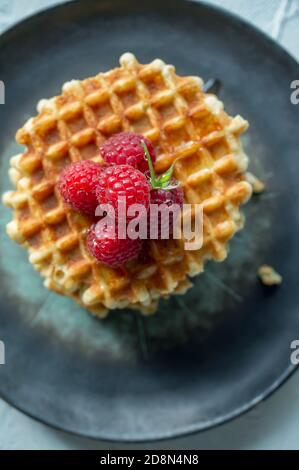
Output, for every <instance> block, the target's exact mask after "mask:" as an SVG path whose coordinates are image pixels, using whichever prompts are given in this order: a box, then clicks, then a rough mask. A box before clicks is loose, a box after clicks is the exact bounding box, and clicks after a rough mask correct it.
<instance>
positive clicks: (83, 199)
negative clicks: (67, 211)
mask: <svg viewBox="0 0 299 470" xmlns="http://www.w3.org/2000/svg"><path fill="white" fill-rule="evenodd" d="M102 171H103V167H101V165H99V164H98V163H95V162H93V161H91V160H82V161H79V162H75V163H71V164H70V165H68V166H67V167H66V168H65V169H64V170H63V171H62V173H61V175H60V178H59V183H58V188H59V191H60V194H61V196H62V197H63V199H64V201H65V202H66V203H67V204H69V205H70V206H71V207H72V209H74V210H75V211H79V212H83V213H84V214H87V215H91V216H92V215H94V214H95V210H96V207H97V205H98V202H97V198H96V187H97V185H98V181H99V178H100V176H101V173H102Z"/></svg>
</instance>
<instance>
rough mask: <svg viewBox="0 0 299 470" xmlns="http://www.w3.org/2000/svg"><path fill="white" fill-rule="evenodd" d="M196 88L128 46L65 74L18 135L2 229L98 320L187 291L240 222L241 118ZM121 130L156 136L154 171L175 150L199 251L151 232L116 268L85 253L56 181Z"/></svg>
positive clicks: (244, 193)
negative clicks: (195, 208)
mask: <svg viewBox="0 0 299 470" xmlns="http://www.w3.org/2000/svg"><path fill="white" fill-rule="evenodd" d="M202 87H203V82H202V80H201V79H200V78H198V77H180V76H178V75H176V73H175V68H174V67H173V66H172V65H166V64H165V63H164V62H163V61H162V60H159V59H156V60H154V61H153V62H151V63H150V64H146V65H143V64H140V63H139V62H138V61H137V60H136V58H135V57H134V55H132V54H130V53H126V54H123V55H122V56H121V58H120V67H119V68H115V69H113V70H110V71H108V72H106V73H100V74H98V75H96V76H95V77H92V78H87V79H85V80H83V81H78V80H72V81H70V82H68V83H66V84H65V85H64V86H63V88H62V94H61V95H60V96H57V97H54V98H52V99H49V100H41V101H40V102H39V104H38V107H37V111H38V115H37V116H36V117H34V118H31V119H29V120H28V121H27V122H26V124H25V125H24V127H23V128H21V129H20V130H19V131H18V132H17V135H16V140H17V142H18V143H19V144H22V145H24V146H25V150H24V152H23V153H21V154H19V155H16V156H14V157H12V158H11V166H10V170H9V174H10V178H11V181H12V183H13V184H14V186H15V190H14V191H9V192H7V193H5V194H4V196H3V201H4V203H5V204H6V205H8V206H10V207H11V208H12V209H13V220H12V221H11V222H9V223H8V225H7V233H8V235H9V236H10V237H11V238H12V239H13V240H15V241H16V242H18V243H19V244H21V245H22V246H24V247H25V248H26V249H27V250H28V253H29V261H30V263H32V264H33V266H34V268H35V269H37V270H38V271H39V272H40V274H41V275H42V276H43V277H44V278H45V281H44V284H45V286H46V287H47V288H49V289H52V290H54V291H56V292H58V293H60V294H63V295H67V296H70V297H72V298H73V299H74V300H75V301H77V302H78V303H79V304H80V305H82V306H84V307H85V308H87V309H88V310H89V311H90V312H92V313H94V314H95V315H98V316H100V317H104V316H105V315H106V314H107V311H108V310H109V309H115V308H132V309H137V310H140V311H141V312H143V313H144V314H149V313H152V312H153V311H155V309H156V307H157V304H158V301H159V299H160V298H163V297H168V296H169V295H170V294H183V293H185V292H186V290H187V289H188V288H190V287H191V286H192V283H191V281H190V277H192V276H195V275H197V274H199V273H200V272H202V271H203V269H204V263H205V261H206V260H207V259H214V260H216V261H223V260H224V259H225V258H226V256H227V253H228V241H229V239H230V238H231V237H232V236H233V235H234V234H235V232H236V231H237V230H239V229H241V228H242V227H243V222H244V218H243V216H242V214H241V213H240V210H239V206H240V205H241V204H243V203H244V202H246V201H247V200H248V199H249V197H250V195H251V192H252V187H251V184H250V183H249V182H248V181H247V180H246V169H247V163H248V159H247V156H246V155H245V153H244V151H243V149H242V146H241V143H240V139H239V136H240V134H242V133H243V132H244V131H245V130H246V129H247V127H248V123H247V121H245V120H244V119H242V118H241V117H240V116H236V117H234V118H232V117H230V116H229V115H228V114H226V113H225V112H224V110H223V104H222V102H221V101H220V100H219V99H218V98H217V97H216V96H215V95H212V94H206V93H204V92H203V88H202ZM123 130H132V131H134V132H137V133H139V134H143V135H144V136H145V137H147V138H149V139H150V140H151V141H152V142H153V144H154V146H155V149H156V153H157V161H156V164H155V168H156V171H157V172H158V173H159V172H163V171H165V170H166V169H167V168H169V166H170V165H171V163H172V162H173V161H174V160H176V159H178V160H177V162H176V165H175V170H174V176H175V177H176V178H177V179H178V180H179V181H180V182H181V185H182V188H183V190H184V198H185V202H186V203H189V204H193V203H201V204H202V206H203V214H204V215H203V246H202V247H201V248H200V249H198V250H195V251H186V250H185V249H184V243H183V240H160V241H155V240H151V241H149V242H148V250H147V254H146V257H145V256H143V257H142V258H141V259H138V260H137V261H136V260H135V261H131V262H129V263H127V264H126V266H124V267H122V268H119V269H113V268H110V267H108V266H105V265H103V264H101V263H99V262H97V261H96V260H95V259H94V258H93V257H92V256H90V255H89V253H88V252H87V250H86V247H85V236H86V230H87V228H88V227H89V226H90V220H88V219H87V218H86V217H85V216H83V215H81V214H78V213H76V212H74V211H72V210H71V209H70V208H67V207H66V206H65V205H64V204H63V201H62V199H61V197H60V195H59V193H58V191H57V185H56V183H57V179H58V177H59V174H60V172H61V170H62V169H63V168H64V167H65V166H66V165H68V164H69V163H71V162H74V161H77V160H81V159H92V160H94V161H96V162H99V163H102V162H103V161H102V158H101V156H100V154H99V150H98V149H99V147H100V145H101V144H102V143H103V141H104V140H105V139H107V138H108V137H110V136H111V135H112V134H114V133H117V132H120V131H123Z"/></svg>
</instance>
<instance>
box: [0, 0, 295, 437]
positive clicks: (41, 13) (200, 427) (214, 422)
mask: <svg viewBox="0 0 299 470" xmlns="http://www.w3.org/2000/svg"><path fill="white" fill-rule="evenodd" d="M83 1H84V0H64V1H63V2H60V3H54V4H53V5H51V6H48V7H45V8H41V9H39V10H38V11H37V12H35V13H31V14H29V15H25V16H24V17H23V18H22V19H21V20H19V21H16V22H14V23H13V24H12V25H10V26H8V27H7V28H4V30H3V31H2V33H1V34H0V47H1V45H3V42H4V44H5V41H6V40H8V39H9V35H10V34H13V33H15V34H18V33H19V32H21V31H22V29H23V28H24V27H26V26H28V25H29V24H30V22H31V21H36V20H37V21H38V20H40V19H43V17H47V15H48V14H49V13H50V14H51V13H55V11H58V10H60V9H61V8H65V7H66V6H70V7H72V5H76V4H80V3H83ZM97 1H98V0H97ZM127 1H129V2H130V1H131V0H127ZM175 1H176V3H177V5H178V8H179V6H180V5H182V3H183V1H184V3H185V4H190V5H191V6H193V7H195V8H199V9H204V10H206V11H208V12H209V11H211V12H214V13H215V14H218V15H219V16H222V17H223V18H224V19H229V20H230V21H233V22H234V23H237V24H239V25H241V26H242V27H243V28H244V29H245V30H246V31H247V32H249V33H252V34H254V35H255V36H256V37H259V38H261V40H263V41H265V42H266V43H268V45H269V46H270V47H271V48H272V49H273V48H274V49H275V50H276V52H278V53H280V54H281V55H282V57H283V58H284V59H285V60H286V61H288V62H289V63H290V64H291V65H292V66H293V67H297V68H298V72H299V62H298V60H297V59H296V58H295V56H294V55H293V54H292V53H291V52H289V51H288V50H287V49H286V48H285V47H284V46H283V45H281V44H279V43H278V42H277V41H276V40H275V39H274V38H272V37H271V36H270V35H268V34H267V33H265V32H264V31H263V30H261V29H260V28H258V27H257V26H255V25H254V24H253V23H250V22H249V21H248V20H246V19H244V18H243V17H241V16H240V15H238V14H237V13H234V12H230V11H229V10H227V9H226V8H224V7H223V6H219V5H214V4H207V3H204V2H202V0H183V1H182V0H175ZM154 9H155V6H154V5H153V10H154ZM297 369H299V364H298V365H294V364H291V363H290V364H289V366H288V368H286V369H285V370H284V371H283V373H282V374H281V375H280V376H279V377H278V378H277V379H276V380H275V381H274V382H273V383H272V384H271V385H270V386H269V387H268V388H267V389H265V390H264V391H263V392H262V393H260V394H259V395H258V396H256V397H255V398H253V399H252V400H251V401H249V402H247V403H246V404H245V405H243V406H240V407H238V408H236V409H235V410H233V411H231V412H230V413H226V414H223V415H220V416H219V417H218V418H214V419H210V420H207V421H204V422H202V423H201V424H200V423H196V424H193V425H189V426H185V427H181V428H180V429H178V430H177V431H176V430H172V431H170V432H168V433H165V432H163V433H162V434H161V435H159V434H158V433H156V436H151V435H149V436H147V437H140V438H136V437H134V438H130V435H126V436H122V437H121V438H120V437H115V438H114V437H112V436H107V434H106V435H100V434H97V435H95V434H92V433H88V432H86V433H84V432H82V431H74V430H73V429H67V428H65V427H60V426H59V425H58V424H57V423H52V422H51V420H50V419H46V418H43V417H41V416H38V415H37V414H35V413H33V412H31V411H28V410H26V408H25V407H22V406H21V405H18V404H16V403H14V401H13V400H11V399H10V398H9V397H7V396H6V394H5V393H3V392H2V391H1V390H0V398H1V399H2V400H3V401H4V402H5V403H7V404H8V405H10V406H12V407H13V408H15V409H16V410H18V411H20V412H22V413H23V414H25V415H26V416H28V417H30V418H32V419H33V420H35V421H37V422H39V423H42V424H45V425H47V426H49V427H51V428H52V429H55V430H57V431H60V432H65V433H68V434H70V435H73V436H77V437H78V436H79V437H82V438H88V439H92V440H94V441H103V442H111V443H124V444H134V443H135V444H140V443H147V442H148V443H151V442H161V441H166V440H171V439H176V438H180V437H184V436H190V435H195V434H197V433H201V432H203V431H206V430H209V429H212V428H217V427H220V426H222V425H224V424H227V423H229V422H230V421H232V420H234V419H235V418H237V417H241V416H243V415H245V414H246V413H247V412H249V411H250V410H252V409H253V408H255V407H256V406H257V405H258V404H260V403H262V402H264V401H265V400H266V399H267V398H269V397H271V396H272V395H273V393H274V392H275V391H276V390H279V389H280V388H281V387H282V386H283V385H284V384H285V383H286V382H287V380H288V379H290V378H291V377H292V376H293V374H294V373H295V372H296V370H297Z"/></svg>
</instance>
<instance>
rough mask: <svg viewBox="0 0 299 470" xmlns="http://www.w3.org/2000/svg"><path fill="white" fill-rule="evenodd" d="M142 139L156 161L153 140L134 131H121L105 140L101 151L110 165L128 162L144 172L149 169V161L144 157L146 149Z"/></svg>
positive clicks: (153, 160)
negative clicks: (142, 144) (143, 146)
mask: <svg viewBox="0 0 299 470" xmlns="http://www.w3.org/2000/svg"><path fill="white" fill-rule="evenodd" d="M142 140H143V141H144V142H145V143H146V146H147V148H148V151H149V153H150V156H151V159H152V162H153V163H154V162H155V160H156V155H155V151H154V148H153V146H152V143H151V141H150V140H148V139H147V138H145V137H143V136H142V135H139V134H135V133H134V132H121V133H120V134H115V135H113V136H112V137H110V139H108V140H106V142H104V144H103V145H102V147H101V148H100V152H101V155H102V157H103V158H104V160H105V162H106V163H107V164H108V165H124V164H128V165H131V166H133V167H134V168H137V169H138V170H140V171H141V172H142V173H144V172H145V171H147V170H148V163H147V161H146V159H145V157H144V149H143V148H142V146H141V141H142Z"/></svg>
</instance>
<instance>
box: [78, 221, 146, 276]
mask: <svg viewBox="0 0 299 470" xmlns="http://www.w3.org/2000/svg"><path fill="white" fill-rule="evenodd" d="M86 245H87V248H88V251H89V252H90V254H91V255H92V256H94V257H95V258H96V259H97V260H98V261H101V262H102V263H104V264H107V265H109V266H112V267H114V268H117V267H119V266H122V265H123V264H124V263H126V262H127V261H129V260H130V259H133V258H135V257H137V256H138V255H139V253H140V251H141V248H142V241H141V240H140V239H137V240H131V239H130V238H126V239H118V238H117V228H115V229H114V227H113V226H110V225H105V226H103V227H100V228H97V224H95V225H93V226H92V227H91V228H90V229H89V231H88V233H87V239H86Z"/></svg>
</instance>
